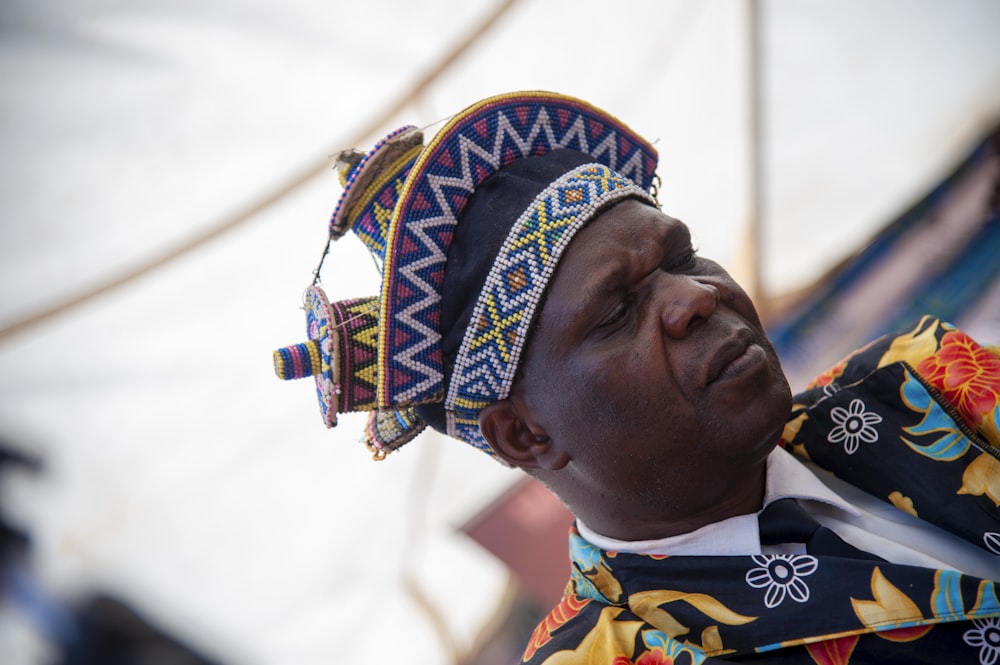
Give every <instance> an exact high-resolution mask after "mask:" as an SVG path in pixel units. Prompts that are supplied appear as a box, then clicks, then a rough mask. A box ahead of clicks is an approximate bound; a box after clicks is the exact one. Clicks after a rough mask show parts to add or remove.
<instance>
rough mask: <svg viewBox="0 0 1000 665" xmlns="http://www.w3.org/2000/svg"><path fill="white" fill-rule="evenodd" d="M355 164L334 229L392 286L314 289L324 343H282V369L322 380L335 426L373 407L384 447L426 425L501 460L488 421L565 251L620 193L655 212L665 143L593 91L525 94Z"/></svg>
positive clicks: (405, 133)
mask: <svg viewBox="0 0 1000 665" xmlns="http://www.w3.org/2000/svg"><path fill="white" fill-rule="evenodd" d="M341 159H342V164H343V178H344V183H345V190H344V193H343V195H342V197H341V200H340V202H339V203H338V204H337V209H336V210H335V212H334V215H333V219H332V220H331V223H330V233H331V238H334V239H335V238H338V237H340V236H341V235H343V234H344V233H345V232H346V231H347V230H348V229H352V230H354V231H355V233H356V234H357V235H358V236H359V237H360V238H361V240H362V241H363V242H364V243H365V244H366V245H367V246H368V248H369V250H370V251H371V252H372V253H373V254H374V255H375V256H376V258H377V259H378V260H379V262H380V264H381V265H382V267H383V269H382V288H381V294H380V295H379V296H378V297H377V298H370V299H361V300H355V301H346V302H344V303H334V304H332V305H331V304H328V303H327V302H326V298H325V296H323V294H322V291H321V290H320V287H319V286H317V285H316V284H315V283H314V284H313V286H311V287H310V288H309V290H307V293H306V310H307V316H306V319H307V332H308V335H309V340H310V341H309V342H306V343H303V344H299V345H296V346H294V347H286V348H285V349H280V350H278V351H275V353H274V360H275V370H276V371H277V372H278V374H279V376H281V377H282V378H299V377H302V376H315V377H316V382H317V392H318V394H319V400H320V407H321V410H322V412H323V415H324V420H325V422H326V424H327V426H329V427H332V426H333V425H335V424H336V414H337V413H338V412H341V413H343V412H345V411H350V410H368V411H371V412H372V414H373V415H372V416H371V417H370V419H369V426H368V428H367V431H366V442H367V443H368V445H369V446H370V447H372V448H373V449H374V450H375V451H376V453H377V456H379V455H384V454H385V453H386V452H388V451H390V450H394V449H396V448H398V447H399V446H400V445H402V443H405V442H406V441H409V440H410V439H412V438H413V436H415V435H416V433H418V432H419V431H420V430H421V429H422V428H423V426H424V424H425V423H429V424H431V425H432V426H433V427H435V429H439V430H441V431H445V432H447V433H448V434H450V435H451V436H454V437H455V438H458V439H461V440H463V441H466V442H467V443H470V444H472V445H473V446H475V447H477V448H480V449H481V450H483V451H485V452H487V453H489V454H491V455H492V454H493V451H492V449H491V448H490V446H489V444H488V443H487V442H486V441H485V439H484V438H483V436H482V434H481V432H480V431H479V426H478V414H479V412H480V411H481V410H482V408H484V407H485V406H486V405H488V404H490V403H491V402H494V401H496V400H499V399H503V398H505V397H507V396H508V394H509V391H510V387H511V383H512V382H513V378H514V375H515V373H516V370H517V367H518V362H519V359H520V356H521V351H522V349H523V348H524V344H525V343H526V341H527V336H528V331H529V330H530V325H531V323H532V321H533V320H534V318H535V317H536V316H537V314H538V309H539V303H540V302H541V300H542V298H543V296H544V293H545V291H546V288H547V285H548V282H549V280H550V278H551V277H552V275H553V273H554V271H555V268H556V265H557V263H558V261H559V259H560V257H561V256H562V253H563V250H564V249H565V248H566V247H567V245H568V244H569V242H570V240H571V239H572V238H573V235H574V234H575V233H576V232H577V231H578V230H579V229H580V228H582V227H583V226H584V225H585V224H586V223H587V222H589V221H591V220H592V219H594V218H595V217H596V216H597V215H598V214H599V213H600V212H601V211H602V210H603V209H606V208H607V207H609V206H611V205H613V204H614V203H615V202H617V201H620V200H622V199H624V198H629V197H630V198H638V199H641V200H644V201H646V202H648V203H650V204H651V205H655V202H654V200H653V198H652V197H651V196H650V194H649V193H648V191H649V190H650V188H651V187H652V185H653V180H654V178H655V175H654V171H655V168H656V161H657V154H656V151H655V149H654V148H653V147H652V146H651V145H650V144H649V143H648V142H647V141H645V140H644V139H642V138H641V137H639V136H638V135H637V134H635V133H634V132H633V131H632V130H630V129H629V128H628V127H626V126H625V125H624V124H622V123H621V122H620V121H618V120H617V119H615V118H614V117H612V116H610V115H608V114H606V113H604V112H603V111H601V110H599V109H597V108H595V107H593V106H591V105H589V104H587V103H585V102H582V101H580V100H578V99H573V98H571V97H566V96H563V95H558V94H554V93H549V92H520V93H511V94H506V95H499V96H497V97H491V98H489V99H486V100H483V101H481V102H478V103H477V104H474V105H472V106H470V107H469V108H467V109H465V110H464V111H462V112H461V113H459V114H458V115H456V116H454V117H453V118H452V119H451V120H449V121H448V122H447V123H446V124H445V126H444V127H443V128H442V129H441V131H439V132H438V133H437V134H436V135H435V136H434V137H433V139H431V141H430V142H429V143H428V144H427V145H426V146H423V145H422V135H421V134H420V132H419V131H418V130H416V129H415V128H413V127H405V128H402V129H400V130H397V131H396V132H393V133H391V134H390V135H388V136H387V137H385V138H384V139H382V140H381V141H380V142H379V143H378V144H376V146H375V148H373V149H372V150H371V151H370V152H369V153H367V154H366V155H361V154H360V153H356V152H350V153H344V154H343V155H342V156H341ZM317 277H318V272H317ZM376 302H377V308H376V307H375V306H374V303H376ZM362 303H363V304H362ZM333 331H336V332H333ZM373 348H374V353H373V352H372V350H373ZM373 387H374V393H375V394H374V399H372V388H373ZM380 425H381V427H380Z"/></svg>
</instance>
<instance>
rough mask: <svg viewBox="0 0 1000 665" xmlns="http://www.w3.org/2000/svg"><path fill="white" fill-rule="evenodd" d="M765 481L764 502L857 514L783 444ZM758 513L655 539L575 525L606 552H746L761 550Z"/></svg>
mask: <svg viewBox="0 0 1000 665" xmlns="http://www.w3.org/2000/svg"><path fill="white" fill-rule="evenodd" d="M764 482H765V485H764V506H767V505H769V504H771V503H773V502H774V501H777V500H778V499H786V498H793V499H799V500H800V501H806V502H809V501H817V502H820V503H825V504H827V505H830V506H833V507H834V508H838V509H840V510H843V511H846V512H848V513H850V514H852V515H854V516H857V515H859V514H860V513H859V512H858V511H857V510H855V509H854V508H853V507H852V506H851V504H850V503H848V502H847V501H846V500H844V499H843V498H842V497H841V496H840V495H839V494H837V493H836V492H834V491H833V490H832V489H830V488H829V487H827V486H826V485H824V484H823V482H822V481H821V480H820V479H819V478H817V477H816V475H814V474H813V472H812V471H811V470H809V469H808V468H807V467H806V466H805V465H804V464H802V463H801V462H799V461H798V460H796V459H794V458H793V457H792V455H791V453H789V452H788V451H786V450H785V449H784V448H775V449H774V450H773V451H771V454H770V455H768V457H767V472H766V478H765V481H764ZM757 515H758V513H749V514H747V515H737V516H736V517H730V518H729V519H725V520H722V521H721V522H714V523H712V524H708V525H705V526H703V527H701V528H700V529H697V530H695V531H691V532H688V533H682V534H680V535H677V536H670V537H668V538H658V539H655V540H632V541H629V540H617V539H615V538H608V537H606V536H602V535H600V534H599V533H595V532H594V531H593V530H591V529H590V528H589V527H587V525H585V524H584V523H583V522H581V521H580V520H577V523H576V526H577V530H578V531H579V532H580V535H581V536H583V538H584V539H586V540H587V541H589V542H590V543H591V544H593V545H596V546H597V547H599V548H601V549H603V550H605V551H609V552H631V553H634V554H658V555H672V556H745V555H751V554H760V532H759V530H758V525H757Z"/></svg>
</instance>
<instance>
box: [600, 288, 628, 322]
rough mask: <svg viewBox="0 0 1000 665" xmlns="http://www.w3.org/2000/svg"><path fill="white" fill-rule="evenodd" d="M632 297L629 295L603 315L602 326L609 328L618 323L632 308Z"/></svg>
mask: <svg viewBox="0 0 1000 665" xmlns="http://www.w3.org/2000/svg"><path fill="white" fill-rule="evenodd" d="M632 301H633V298H632V297H631V296H630V297H628V298H625V299H624V300H622V301H621V302H619V303H618V304H617V305H616V306H615V308H614V309H613V310H612V311H611V313H610V314H608V316H607V317H605V319H604V321H602V322H601V327H602V328H611V327H613V326H615V325H616V324H618V323H621V322H622V321H624V320H625V318H626V317H627V316H628V314H629V311H630V310H631V308H632Z"/></svg>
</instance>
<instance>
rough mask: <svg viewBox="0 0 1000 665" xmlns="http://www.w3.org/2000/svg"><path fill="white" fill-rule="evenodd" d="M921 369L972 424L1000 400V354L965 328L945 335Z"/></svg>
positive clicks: (979, 419) (993, 407)
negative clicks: (972, 336) (990, 349)
mask: <svg viewBox="0 0 1000 665" xmlns="http://www.w3.org/2000/svg"><path fill="white" fill-rule="evenodd" d="M917 372H919V373H920V375H921V376H923V377H924V378H925V379H926V380H927V381H928V382H929V383H930V384H931V385H932V386H934V387H935V388H937V389H938V390H939V391H940V392H941V394H942V395H943V396H944V398H945V399H947V400H948V401H949V402H950V403H951V404H952V405H954V406H955V408H957V409H958V412H959V413H960V414H961V416H962V419H963V420H965V422H966V423H967V424H968V425H969V426H970V427H976V426H977V425H979V423H980V421H981V420H982V419H983V417H984V416H986V415H988V414H991V413H992V412H993V409H995V408H996V407H997V405H998V404H1000V358H997V357H996V356H994V355H993V354H992V353H990V352H989V351H988V350H987V349H984V348H983V347H981V346H979V344H978V343H976V341H975V340H974V339H972V338H971V337H969V336H968V335H966V334H965V333H963V332H962V331H961V330H952V331H951V332H949V333H946V334H945V336H944V337H943V338H942V339H941V348H940V349H938V352H937V353H935V354H934V355H933V356H931V357H929V358H926V359H924V360H923V361H922V362H921V363H920V364H919V365H918V366H917Z"/></svg>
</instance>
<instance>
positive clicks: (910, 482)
mask: <svg viewBox="0 0 1000 665" xmlns="http://www.w3.org/2000/svg"><path fill="white" fill-rule="evenodd" d="M782 445H784V446H785V448H786V449H787V450H789V451H791V452H793V453H795V454H797V455H800V456H802V457H804V458H806V459H810V460H812V461H813V462H815V463H816V464H818V465H819V466H821V467H823V468H825V469H827V470H829V471H831V472H833V473H834V474H836V475H837V476H838V477H839V478H841V479H843V480H845V481H847V482H850V483H851V484H852V485H855V486H857V487H859V488H861V489H863V490H865V491H866V492H868V493H869V494H872V495H874V496H877V497H882V498H884V499H885V500H886V501H888V502H890V503H891V504H893V505H895V506H896V507H898V508H901V509H902V510H905V511H906V512H908V513H910V514H911V515H915V516H918V517H919V518H920V519H923V520H926V521H928V522H930V523H933V524H936V525H938V526H940V527H941V528H944V529H946V530H948V531H949V532H951V533H952V534H954V535H957V536H958V537H960V538H963V539H965V540H967V541H968V542H969V543H972V544H974V545H976V546H977V547H980V548H982V549H983V550H984V551H985V552H988V553H990V554H991V555H993V556H996V557H997V574H996V575H994V576H992V578H993V579H994V580H995V579H998V578H1000V358H998V355H997V353H996V352H995V351H994V350H991V349H987V348H984V347H981V346H979V345H978V344H976V343H975V342H974V341H973V340H971V339H970V338H969V337H968V336H966V335H965V334H964V333H962V332H961V331H959V330H957V329H955V328H953V327H952V326H950V325H948V324H946V323H943V322H941V321H938V320H936V319H932V318H929V317H928V318H925V319H923V320H922V321H921V322H920V323H919V324H918V325H917V326H916V327H915V328H914V329H913V330H912V331H910V332H908V333H906V334H904V335H900V336H896V337H886V338H883V339H881V340H878V341H876V342H874V343H872V344H870V345H868V346H867V347H865V348H864V349H861V350H859V351H858V352H856V353H855V354H853V355H852V356H850V357H848V358H847V359H845V360H844V361H842V362H841V363H838V364H837V365H836V366H835V367H834V368H833V369H831V370H830V371H828V372H826V373H824V374H823V375H821V376H820V377H819V378H818V379H817V380H815V381H814V382H813V384H812V385H810V386H809V387H808V389H807V390H806V391H805V392H804V393H802V394H800V395H797V396H796V399H795V405H794V407H793V411H792V414H791V417H790V419H789V421H788V425H787V426H786V428H785V432H784V435H783V440H782ZM570 559H571V576H570V583H569V585H568V586H567V594H566V595H565V596H564V598H563V600H562V601H561V602H560V603H559V605H557V606H556V607H555V608H554V609H553V610H552V612H551V613H550V614H549V615H548V616H547V617H546V618H545V619H544V620H543V621H542V623H541V624H539V626H538V627H537V628H536V629H535V631H534V633H533V635H532V637H531V639H530V641H529V644H528V647H527V649H526V650H525V654H524V662H526V663H527V662H530V663H546V664H547V665H555V664H558V663H607V664H609V665H629V664H631V663H635V664H642V665H653V664H654V663H657V664H661V663H702V662H713V661H715V660H716V659H718V660H735V661H747V662H749V661H752V662H754V663H820V664H826V663H844V664H846V663H852V662H853V663H872V662H877V663H892V662H900V663H914V662H934V663H979V664H980V665H993V664H994V663H997V662H1000V597H998V589H997V588H996V584H997V583H996V582H995V581H992V580H989V579H981V578H977V577H974V576H970V575H963V574H962V573H959V572H957V571H954V570H945V569H941V570H935V569H931V568H925V567H920V566H907V565H899V564H893V563H886V562H884V561H872V560H869V559H853V558H847V557H839V556H824V555H816V556H813V555H810V554H758V555H750V556H661V555H649V554H626V553H617V552H614V551H609V550H602V549H599V548H597V547H595V546H593V545H591V544H590V543H589V542H587V541H586V540H584V539H583V538H582V537H580V535H579V533H578V532H577V531H576V529H573V530H572V532H571V534H570Z"/></svg>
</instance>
